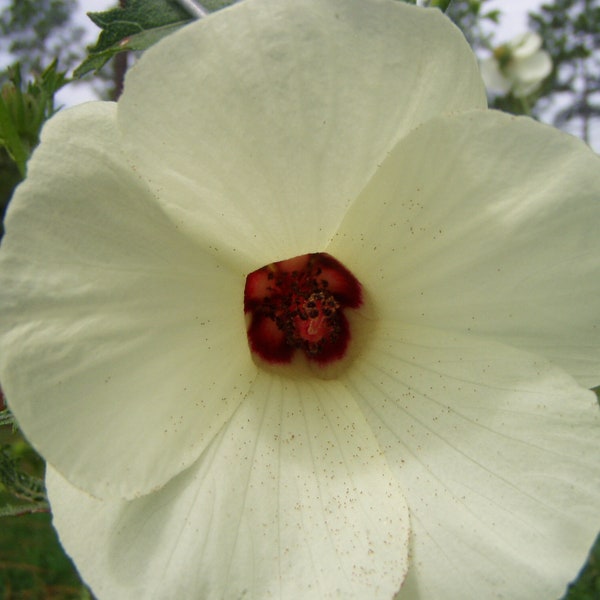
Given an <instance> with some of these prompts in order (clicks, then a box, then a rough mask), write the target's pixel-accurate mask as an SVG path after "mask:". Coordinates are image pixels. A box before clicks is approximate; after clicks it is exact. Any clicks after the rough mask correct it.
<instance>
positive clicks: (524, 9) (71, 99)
mask: <svg viewBox="0 0 600 600" xmlns="http://www.w3.org/2000/svg"><path fill="white" fill-rule="evenodd" d="M543 1H544V0H490V1H489V2H488V3H486V5H485V6H486V8H488V9H490V10H491V9H499V10H501V11H502V13H503V17H502V20H501V22H500V25H499V26H498V27H497V28H494V31H495V38H494V40H495V42H497V43H498V44H501V43H502V42H505V41H507V40H508V39H510V38H511V37H514V36H515V35H518V34H519V33H523V32H524V31H526V30H527V13H528V12H529V11H531V10H534V9H536V8H537V7H538V6H540V5H541V4H542V2H543ZM0 2H1V0H0ZM116 5H117V2H116V1H115V0H79V8H78V11H77V21H78V22H80V23H82V24H84V25H85V26H86V30H87V37H86V45H89V44H92V43H94V42H95V41H96V38H97V36H98V32H99V29H98V28H97V27H96V26H95V25H94V24H93V23H92V22H91V21H90V20H89V18H88V17H87V16H86V13H87V12H97V11H102V10H107V9H109V8H113V7H114V6H116ZM95 99H97V98H96V96H95V95H94V92H93V90H92V89H91V87H89V86H84V85H78V86H67V88H66V89H65V90H64V91H63V92H60V93H59V94H58V96H57V101H58V104H63V105H65V106H71V105H73V104H79V103H80V102H85V101H87V100H95Z"/></svg>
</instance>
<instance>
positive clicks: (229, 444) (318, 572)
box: [48, 372, 408, 600]
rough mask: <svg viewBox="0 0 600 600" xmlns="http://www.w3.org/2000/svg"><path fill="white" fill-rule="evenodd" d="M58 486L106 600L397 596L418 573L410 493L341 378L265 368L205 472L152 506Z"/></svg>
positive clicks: (74, 551) (65, 532)
mask: <svg viewBox="0 0 600 600" xmlns="http://www.w3.org/2000/svg"><path fill="white" fill-rule="evenodd" d="M48 488H49V493H50V500H51V503H52V508H53V513H54V524H55V526H56V527H57V529H58V532H59V534H60V538H61V541H62V543H63V544H64V546H65V548H66V550H67V552H68V553H69V554H70V555H71V556H72V557H73V558H74V560H75V562H76V564H77V565H78V568H79V569H80V572H81V574H82V576H83V577H84V579H85V580H86V581H87V582H88V583H89V584H90V585H91V586H92V589H93V590H94V592H95V593H96V594H97V595H98V596H99V598H100V599H101V600H102V599H103V598H109V599H110V600H119V599H125V600H130V599H131V598H144V599H148V600H157V599H165V600H170V599H172V598H202V599H205V600H211V599H214V600H217V599H218V600H223V599H237V598H241V597H248V598H281V599H282V600H283V599H286V600H287V599H290V598H302V599H311V598H314V599H315V600H321V599H324V598H348V599H351V598H356V599H357V600H363V599H364V598H372V599H378V598H381V599H389V598H391V597H392V596H393V595H394V593H395V592H396V591H397V590H398V589H399V587H400V584H401V582H402V580H403V578H404V574H405V572H406V569H407V543H408V519H407V512H408V511H407V507H406V504H405V502H404V499H403V496H402V494H401V491H400V489H399V486H398V484H397V482H396V480H395V479H394V478H393V477H392V476H391V473H390V471H389V469H388V467H387V465H386V463H385V460H383V458H382V456H381V453H380V450H379V447H378V446H377V444H376V443H375V441H374V438H373V435H372V432H371V430H370V428H369V427H368V426H367V425H366V423H365V421H364V417H363V415H362V413H361V412H360V411H359V410H358V408H357V406H356V404H355V403H354V402H353V401H352V400H351V398H349V396H348V394H347V392H346V391H345V390H344V388H343V387H342V386H341V385H340V384H339V383H338V382H335V381H329V382H325V381H320V380H313V381H310V380H302V381H300V380H297V381H295V380H283V379H280V378H279V377H276V376H274V375H272V374H268V373H266V372H261V374H260V376H259V378H258V379H257V381H256V382H255V384H254V386H253V388H252V394H251V395H250V397H249V398H248V400H247V401H246V402H244V403H243V404H242V406H240V408H239V410H238V411H237V412H236V414H235V415H234V416H233V417H232V419H231V421H230V422H228V423H227V425H226V426H225V427H224V428H223V430H222V431H221V432H220V434H219V436H218V437H217V438H216V439H215V441H214V442H213V444H212V445H211V446H210V447H209V448H208V449H207V451H206V452H205V453H204V454H203V455H202V457H201V458H200V460H199V461H198V463H197V464H195V465H194V466H192V467H191V468H190V469H189V470H187V471H186V472H184V473H182V474H181V475H180V476H179V477H177V478H176V479H174V480H173V481H171V482H170V483H169V484H168V485H167V486H166V487H164V488H163V489H162V490H160V491H158V492H156V493H154V494H150V495H148V496H146V497H145V498H141V499H139V500H133V501H131V502H114V501H110V502H109V501H105V502H102V501H98V500H94V499H92V498H90V497H88V496H86V495H85V494H83V493H82V492H80V491H78V490H77V489H76V488H74V487H73V486H72V485H70V484H69V483H68V482H66V481H65V480H64V479H62V478H61V477H60V476H58V475H57V474H56V472H54V471H53V470H52V469H50V471H49V474H48ZM90 540H93V543H90Z"/></svg>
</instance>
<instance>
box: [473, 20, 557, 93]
mask: <svg viewBox="0 0 600 600" xmlns="http://www.w3.org/2000/svg"><path fill="white" fill-rule="evenodd" d="M551 71H552V58H551V57H550V55H549V54H548V52H546V51H545V50H543V49H542V38H541V37H540V36H539V35H538V34H537V33H534V32H533V31H528V32H526V33H523V34H521V35H519V36H517V37H515V38H514V39H512V40H510V41H509V42H507V43H506V44H502V45H501V46H498V47H497V48H496V49H495V50H494V52H493V54H492V55H491V56H489V57H487V58H485V59H484V60H482V61H481V76H482V77H483V80H484V82H485V85H486V87H487V88H488V90H489V91H490V92H492V93H494V94H502V95H505V94H508V93H509V92H512V93H513V94H514V95H515V96H516V97H518V98H519V97H525V96H529V94H531V93H533V92H535V91H536V90H537V89H538V88H539V87H540V85H541V84H542V82H543V81H544V79H546V77H548V75H550V73H551Z"/></svg>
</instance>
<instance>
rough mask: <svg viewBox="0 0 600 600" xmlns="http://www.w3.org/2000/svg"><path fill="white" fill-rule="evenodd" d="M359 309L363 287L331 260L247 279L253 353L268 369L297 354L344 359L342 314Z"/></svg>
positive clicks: (280, 266) (303, 259) (311, 259)
mask: <svg viewBox="0 0 600 600" xmlns="http://www.w3.org/2000/svg"><path fill="white" fill-rule="evenodd" d="M361 304H362V290H361V286H360V283H359V282H358V280H357V279H356V277H354V275H352V273H350V271H349V270H348V269H346V267H344V265H342V264H341V263H340V262H339V261H337V260H336V259H335V258H333V257H332V256H330V255H329V254H326V253H323V252H318V253H315V254H303V255H302V256H296V257H295V258H289V259H287V260H282V261H279V262H276V263H271V264H269V265H266V266H265V267H262V268H261V269H258V270H257V271H253V272H252V273H250V275H248V277H246V287H245V289H244V312H245V313H246V314H249V315H250V324H249V326H248V341H249V343H250V348H251V349H252V351H253V352H255V353H256V354H257V355H258V356H259V357H260V358H262V359H263V360H265V361H266V362H268V363H274V364H281V363H289V362H291V361H292V358H293V356H294V354H295V352H296V351H298V350H300V351H302V352H304V354H305V355H306V357H307V358H308V359H309V360H311V361H315V362H317V363H319V364H322V365H325V364H328V363H331V362H333V361H335V360H338V359H340V358H343V357H344V355H345V354H346V349H347V347H348V343H349V341H350V325H349V323H348V320H347V319H346V316H345V315H344V309H346V308H358V307H359V306H360V305H361Z"/></svg>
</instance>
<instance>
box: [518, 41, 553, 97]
mask: <svg viewBox="0 0 600 600" xmlns="http://www.w3.org/2000/svg"><path fill="white" fill-rule="evenodd" d="M551 71H552V59H551V58H550V55H549V54H548V53H547V52H545V51H544V50H540V51H539V52H535V53H534V54H532V55H531V56H528V57H526V58H524V59H523V60H520V61H518V62H516V63H515V64H514V65H513V66H511V68H510V72H511V75H512V77H513V78H514V80H515V95H522V96H526V95H528V94H530V93H531V92H533V91H535V90H536V89H537V88H538V87H539V86H540V84H541V83H542V81H543V80H544V79H545V78H546V77H548V75H550V72H551Z"/></svg>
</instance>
